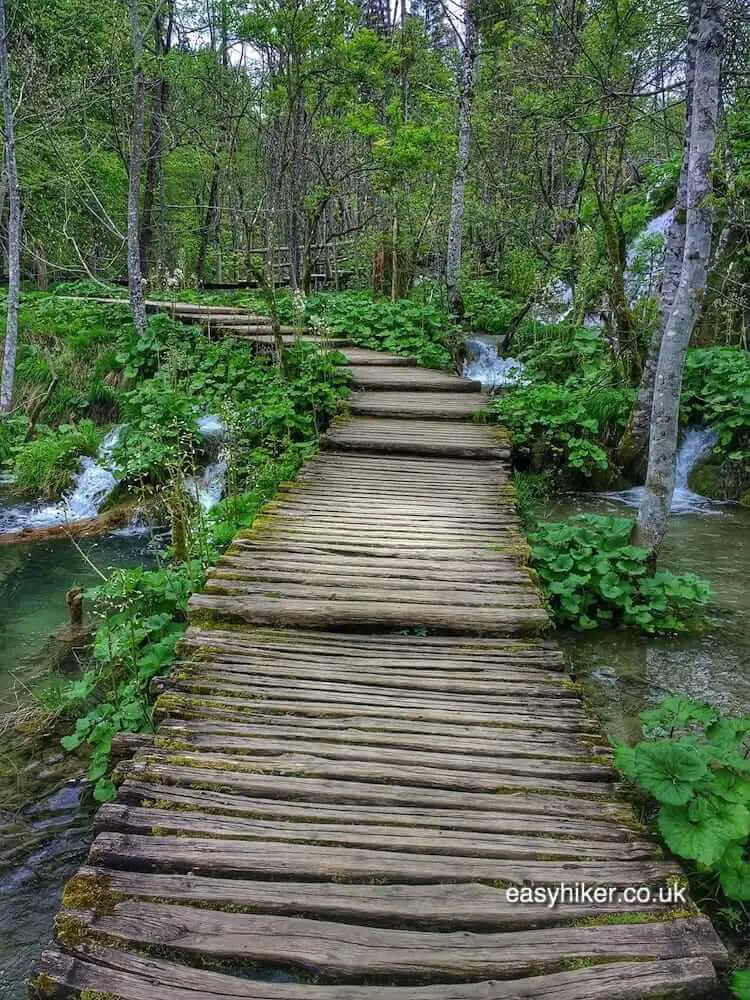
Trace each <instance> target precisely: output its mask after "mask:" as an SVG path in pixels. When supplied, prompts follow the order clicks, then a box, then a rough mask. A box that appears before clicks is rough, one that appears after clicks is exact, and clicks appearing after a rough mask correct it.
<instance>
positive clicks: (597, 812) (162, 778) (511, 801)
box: [119, 760, 632, 823]
mask: <svg viewBox="0 0 750 1000" xmlns="http://www.w3.org/2000/svg"><path fill="white" fill-rule="evenodd" d="M119 775H120V776H121V777H125V778H127V779H128V780H135V781H143V782H147V783H153V784H158V783H160V782H161V783H163V784H164V785H168V786H173V787H174V786H181V787H185V788H192V789H209V790H211V789H213V790H218V791H221V792H225V793H227V794H232V795H237V796H245V797H248V796H250V797H252V796H258V797H260V798H276V799H294V800H297V799H304V800H305V801H309V802H327V803H333V804H336V805H339V804H344V805H350V804H359V805H382V806H401V805H403V803H404V802H409V803H410V805H411V806H414V807H417V808H420V809H474V810H476V811H477V812H492V813H496V812H498V811H501V812H502V811H504V810H507V811H509V812H514V813H521V814H529V813H531V814H534V815H539V814H540V813H544V814H546V815H548V816H562V817H568V818H570V817H578V818H584V817H586V818H589V819H593V820H597V821H600V820H604V819H605V818H611V819H613V820H616V821H619V822H621V823H628V822H632V811H631V810H630V809H629V808H628V807H627V806H625V805H624V804H623V803H620V802H617V801H616V800H614V799H607V798H601V799H596V800H594V799H585V798H578V797H576V798H571V797H569V796H565V795H544V794H541V793H538V792H526V791H519V792H508V793H494V794H491V793H482V792H461V791H456V790H455V789H452V788H450V789H446V788H429V787H414V786H408V785H400V784H397V783H395V782H393V783H390V784H387V785H385V784H377V783H372V782H367V781H345V780H344V781H338V780H331V779H321V778H299V777H288V776H285V775H278V774H260V773H250V772H249V771H246V772H242V771H223V772H222V771H208V770H205V769H198V768H193V767H178V766H176V765H175V764H160V763H156V762H149V763H146V762H144V761H143V760H135V761H131V762H128V763H127V764H124V765H121V767H120V768H119Z"/></svg>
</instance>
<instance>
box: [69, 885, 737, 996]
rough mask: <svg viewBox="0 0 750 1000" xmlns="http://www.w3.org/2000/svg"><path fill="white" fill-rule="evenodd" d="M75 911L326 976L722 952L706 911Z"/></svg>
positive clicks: (108, 934) (119, 936) (215, 953)
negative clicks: (342, 918) (412, 917)
mask: <svg viewBox="0 0 750 1000" xmlns="http://www.w3.org/2000/svg"><path fill="white" fill-rule="evenodd" d="M76 918H77V919H78V920H80V922H81V924H82V925H84V926H85V927H86V928H87V930H88V931H89V932H90V933H93V934H94V935H99V936H102V937H104V938H105V939H108V940H112V939H115V940H117V941H122V942H123V943H134V944H138V945H146V946H149V947H166V948H168V949H169V950H170V951H172V952H175V951H176V952H177V953H186V954H193V955H203V956H211V957H215V958H224V959H244V960H247V959H252V960H253V961H255V962H260V963H262V964H271V965H284V966H292V967H294V968H299V969H304V970H306V971H308V972H312V973H314V974H315V975H318V976H324V977H326V978H328V979H334V980H342V979H344V980H345V979H354V978H361V977H368V978H369V977H388V978H389V979H392V978H399V979H403V978H404V977H410V978H413V979H416V980H418V981H419V980H421V981H425V980H428V979H434V978H435V977H436V976H440V977H441V978H442V979H443V981H445V980H454V981H459V982H460V981H461V980H462V979H484V978H499V979H511V978H515V977H522V976H528V975H532V974H534V973H540V972H542V973H543V972H555V971H558V970H560V969H562V968H564V967H565V964H566V963H567V962H571V961H576V960H580V959H602V958H603V959H607V960H609V961H614V960H617V959H623V958H625V959H628V958H633V957H638V958H640V959H672V958H693V957H697V956H705V957H708V958H710V959H711V960H712V961H713V962H722V961H723V962H725V961H726V959H727V954H726V950H725V949H724V947H723V946H722V945H721V942H720V941H719V938H718V937H717V935H716V932H715V931H714V929H713V927H712V926H711V924H710V922H709V921H708V920H706V918H705V917H696V918H693V919H684V920H673V921H666V922H652V923H647V924H622V925H618V924H604V925H602V926H598V927H559V928H544V929H540V930H529V931H507V932H506V933H505V934H503V935H502V937H499V936H498V935H495V934H492V933H485V934H476V933H473V932H471V931H461V932H460V933H449V932H443V933H440V934H435V933H430V932H427V931H402V930H389V929H384V928H376V927H364V926H357V925H351V924H341V923H334V922H326V921H323V920H318V921H315V922H311V921H309V920H307V919H305V918H302V917H300V918H294V917H278V916H273V915H267V914H264V915H257V914H249V913H224V912H221V911H214V910H205V909H200V910H198V909H195V908H193V907H186V906H162V905H159V904H153V903H143V902H124V903H118V904H117V905H116V906H115V908H114V913H112V914H93V913H91V912H81V913H78V914H77V915H76ZM68 919H69V918H68Z"/></svg>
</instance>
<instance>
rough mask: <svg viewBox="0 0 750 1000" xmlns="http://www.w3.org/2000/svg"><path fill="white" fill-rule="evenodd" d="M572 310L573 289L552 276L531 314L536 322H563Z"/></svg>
mask: <svg viewBox="0 0 750 1000" xmlns="http://www.w3.org/2000/svg"><path fill="white" fill-rule="evenodd" d="M572 312H573V289H572V288H571V287H570V285H566V284H565V282H564V281H563V280H562V279H561V278H554V279H553V280H552V281H550V283H549V284H548V285H547V287H546V288H545V289H544V291H543V292H542V293H541V295H540V301H539V302H537V303H536V305H535V306H534V308H533V310H532V313H531V316H532V319H535V320H536V321H537V322H538V323H550V324H552V323H564V322H565V320H567V319H569V318H570V316H571V314H572Z"/></svg>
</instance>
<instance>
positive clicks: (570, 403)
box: [492, 380, 630, 477]
mask: <svg viewBox="0 0 750 1000" xmlns="http://www.w3.org/2000/svg"><path fill="white" fill-rule="evenodd" d="M629 400H630V392H629V390H627V389H620V388H617V387H613V386H611V385H607V384H606V383H605V384H603V385H601V386H599V387H598V388H597V386H596V385H595V384H594V383H593V381H592V380H580V381H573V380H571V381H570V382H569V384H566V385H555V384H554V383H542V384H531V385H524V386H519V387H518V388H515V389H512V390H510V391H508V392H506V393H505V394H504V395H502V396H500V397H499V398H498V399H497V400H495V401H494V402H493V404H492V408H493V410H494V412H495V414H496V416H497V419H498V421H499V422H500V423H502V424H504V425H505V426H506V427H507V428H508V429H509V430H510V432H511V434H512V436H513V445H514V449H515V453H516V461H517V463H518V464H519V465H520V466H521V467H522V468H523V467H530V468H531V469H532V470H533V471H538V470H541V469H556V470H558V471H560V470H572V472H573V473H576V474H578V475H580V476H583V477H590V476H591V475H593V474H594V473H595V472H597V471H600V472H606V471H607V470H608V469H609V468H610V458H609V454H608V452H607V450H606V449H605V447H603V445H604V444H606V443H608V442H609V443H612V444H614V442H615V441H616V439H617V437H618V433H619V431H620V429H621V428H623V427H624V426H625V424H626V421H627V414H628V409H629ZM597 403H598V405H597Z"/></svg>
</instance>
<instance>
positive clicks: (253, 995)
mask: <svg viewBox="0 0 750 1000" xmlns="http://www.w3.org/2000/svg"><path fill="white" fill-rule="evenodd" d="M40 972H41V974H42V975H43V976H44V977H45V979H44V982H45V983H47V984H48V983H50V982H51V983H53V984H59V992H58V993H57V994H56V996H57V997H59V998H60V1000H67V998H69V997H74V996H80V995H81V994H82V993H86V992H88V994H89V995H92V994H94V995H95V994H96V993H99V992H104V993H105V994H106V993H107V992H109V993H110V994H112V993H113V992H114V993H116V995H117V996H118V997H119V998H120V1000H188V997H189V998H190V1000H648V998H649V997H651V998H654V1000H656V998H666V1000H669V998H673V1000H678V998H680V1000H686V998H698V997H700V998H703V1000H705V998H706V997H708V996H710V995H711V993H712V991H713V990H714V989H715V986H716V974H715V972H714V969H713V966H712V965H711V963H710V962H709V961H708V960H707V959H705V958H687V959H671V960H664V961H658V962H613V963H610V964H608V965H603V966H599V967H597V968H584V969H578V970H576V971H575V972H563V973H557V974H553V975H549V976H534V977H531V978H528V979H525V980H520V981H518V980H516V981H513V982H498V981H492V982H480V983H469V984H458V985H435V984H433V985H430V986H413V985H410V986H405V987H399V986H349V985H346V986H334V985H326V986H314V985H311V984H309V983H301V984H300V983H272V982H264V981H257V980H248V979H238V978H236V977H234V976H230V975H226V974H224V973H221V972H214V971H210V970H206V969H196V968H194V967H186V966H183V965H178V964H177V963H174V962H167V961H164V960H163V959H158V958H153V957H150V956H143V955H137V954H133V953H131V952H125V951H117V950H115V949H113V948H88V949H86V948H81V947H79V948H76V949H74V950H73V951H72V953H69V954H61V953H60V952H56V951H48V952H45V954H44V955H43V957H42V964H41V969H40ZM39 1000H49V994H47V996H46V997H44V998H43V997H42V996H39Z"/></svg>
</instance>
